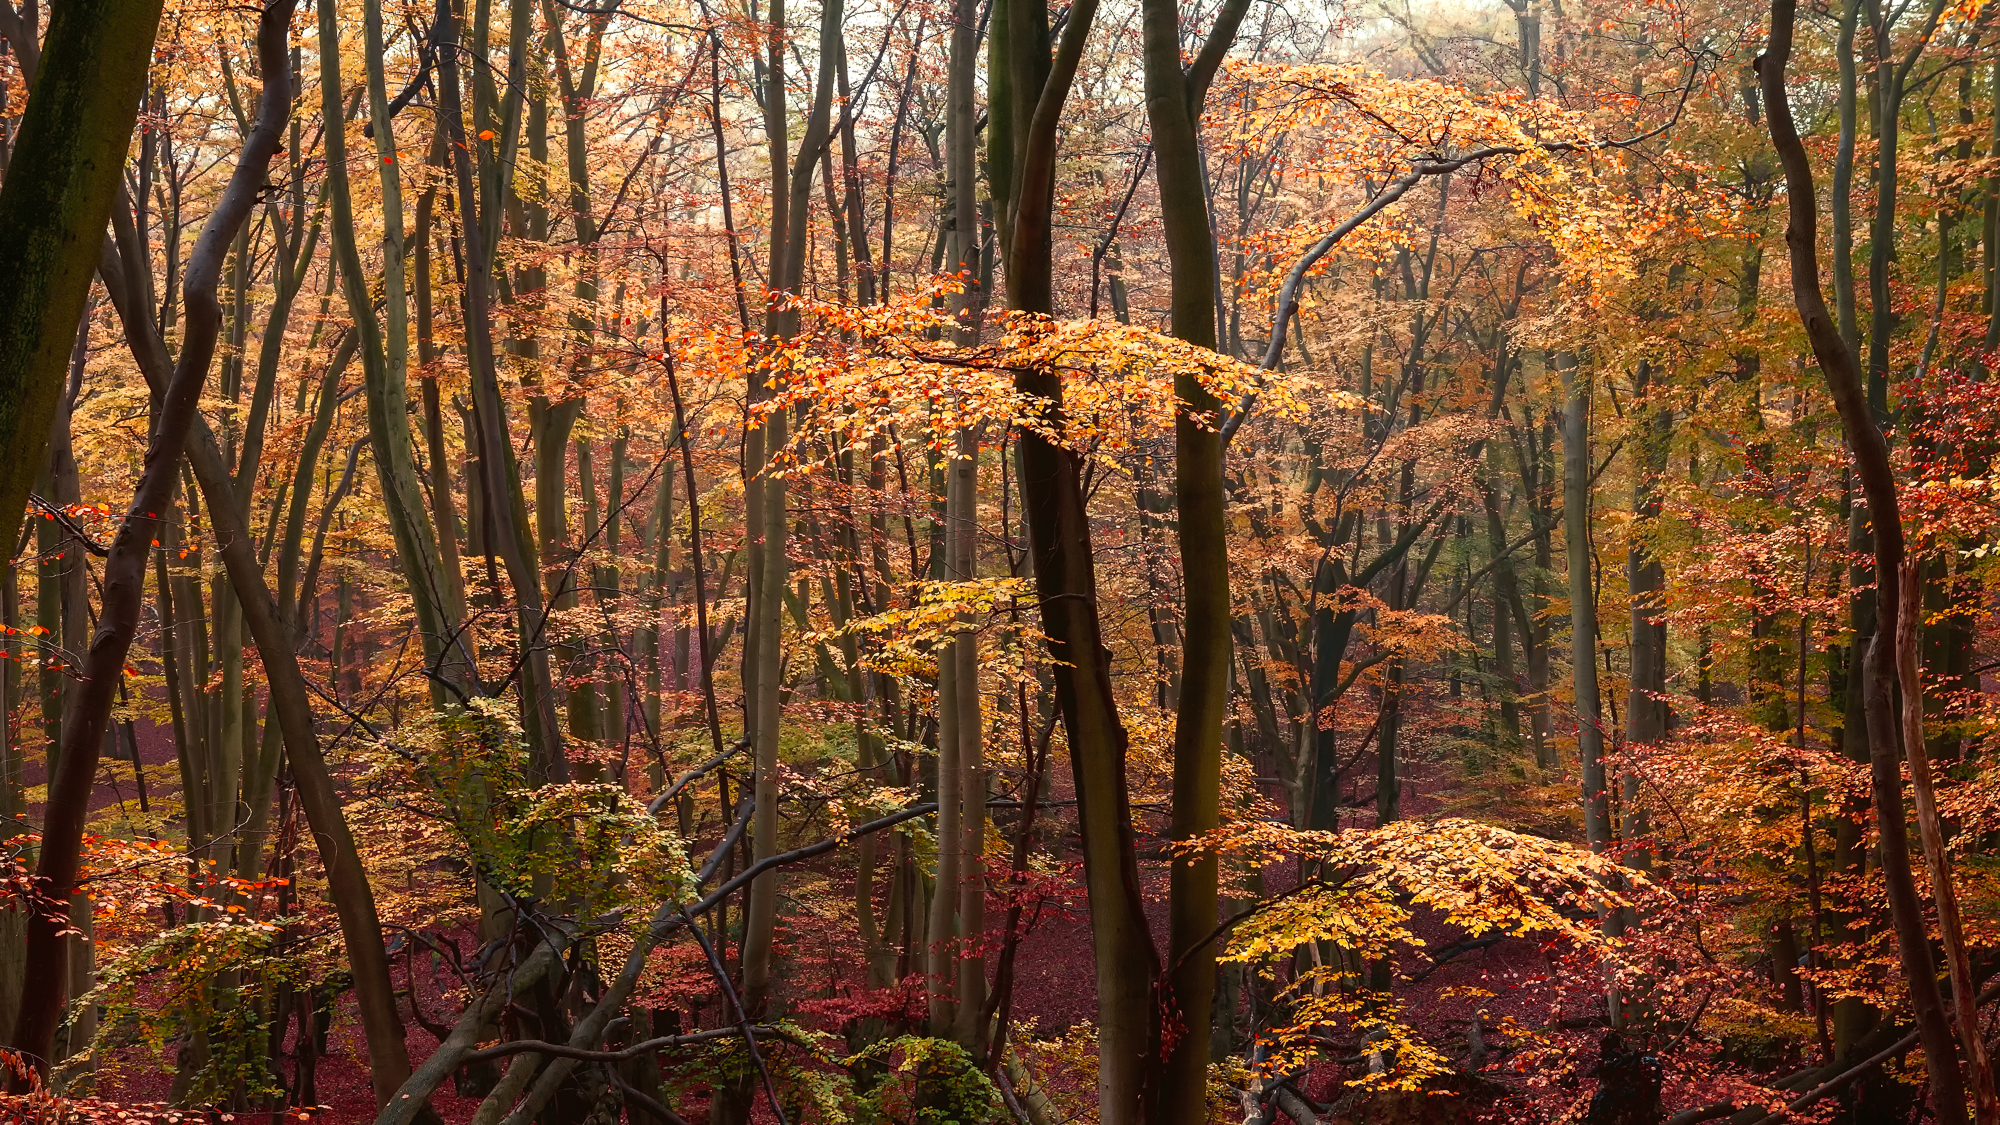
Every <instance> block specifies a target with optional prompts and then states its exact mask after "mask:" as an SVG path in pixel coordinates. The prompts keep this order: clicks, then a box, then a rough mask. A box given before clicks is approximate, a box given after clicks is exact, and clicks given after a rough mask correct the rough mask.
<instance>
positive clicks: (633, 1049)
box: [459, 1025, 772, 1066]
mask: <svg viewBox="0 0 2000 1125" xmlns="http://www.w3.org/2000/svg"><path fill="white" fill-rule="evenodd" d="M755 1030H757V1031H770V1030H772V1029H771V1028H769V1027H766V1026H763V1025H758V1026H757V1027H756V1028H755ZM740 1034H742V1029H741V1028H738V1027H718V1028H714V1029H712V1030H709V1031H697V1032H694V1033H692V1034H689V1035H663V1036H660V1037H659V1038H657V1039H648V1040H646V1041H644V1042H642V1043H634V1044H632V1045H631V1046H630V1047H626V1048H623V1049H622V1050H617V1051H586V1050H583V1049H582V1048H580V1047H572V1046H570V1045H569V1044H567V1043H550V1042H548V1041H546V1040H542V1039H516V1040H514V1041H513V1042H511V1043H498V1044H495V1045H493V1046H491V1047H481V1048H480V1049H479V1050H477V1051H474V1052H472V1053H471V1054H469V1055H467V1056H465V1058H464V1059H462V1060H460V1063H459V1065H460V1066H464V1065H465V1064H466V1063H476V1062H481V1061H483V1060H485V1059H498V1058H505V1057H506V1056H508V1055H518V1054H520V1053H522V1052H523V1051H533V1052H535V1053H536V1054H539V1055H554V1056H556V1057H557V1058H564V1059H576V1060H578V1061H580V1062H623V1061H624V1060H626V1059H636V1058H638V1057H639V1056H640V1055H648V1054H651V1053H653V1052H654V1051H663V1050H665V1049H667V1048H668V1047H686V1046H690V1045H692V1044H695V1043H712V1042H714V1041H715V1040H717V1039H729V1038H732V1037H734V1036H737V1035H740Z"/></svg>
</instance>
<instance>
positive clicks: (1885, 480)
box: [1758, 0, 1965, 1125]
mask: <svg viewBox="0 0 2000 1125" xmlns="http://www.w3.org/2000/svg"><path fill="white" fill-rule="evenodd" d="M1795 9H1796V4H1795V0H1772V4H1771V37H1770V44H1769V46H1768V47H1767V48H1766V50H1765V53H1764V55H1763V56H1762V58H1760V59H1759V60H1758V77H1759V79H1760V80H1761V84H1762V88H1763V92H1764V103H1765V106H1766V108H1767V112H1766V114H1765V117H1766V120H1767V121H1768V122H1769V127H1770V132H1771V142H1772V146H1773V147H1774V148H1776V149H1777V151H1778V158H1779V160H1780V162H1781V163H1782V165H1783V167H1784V172H1785V182H1786V199H1787V207H1788V214H1787V220H1788V225H1787V228H1786V232H1785V244H1786V246H1787V248H1788V249H1789V250H1790V255H1791V273H1792V296H1793V301H1794V303H1795V304H1796V305H1797V307H1798V316H1799V320H1800V322H1801V323H1802V324H1803V325H1804V327H1805V331H1806V338H1807V340H1808V342H1809V343H1810V344H1811V346H1812V350H1813V355H1814V357H1815V358H1816V359H1818V360H1819V365H1820V370H1821V371H1822V372H1823V373H1824V374H1825V376H1826V381H1827V387H1828V390H1829V391H1830V392H1831V393H1832V395H1833V400H1834V406H1835V408H1836V409H1837V410H1838V411H1839V413H1840V420H1841V424H1842V426H1843V427H1844V428H1845V430H1846V437H1847V446H1848V449H1849V451H1850V452H1851V453H1852V454H1853V458H1854V468H1855V473H1856V475H1857V476H1858V477H1859V478H1860V481H1861V486H1862V491H1863V493H1864V494H1865V495H1866V497H1867V500H1868V511H1869V516H1870V522H1871V523H1872V524H1873V525H1874V533H1875V534H1874V539H1875V573H1876V574H1877V575H1894V574H1897V573H1898V572H1899V571H1900V569H1901V566H1902V562H1903V527H1902V516H1901V512H1900V509H1899V505H1898V498H1897V492H1896V479H1895V475H1894V470H1893V469H1892V468H1891V466H1890V462H1889V449H1888V444H1887V442H1885V441H1884V440H1883V437H1882V431H1881V428H1880V427H1879V426H1878V425H1877V424H1876V421H1875V416H1874V413H1873V411H1872V410H1871V409H1870V403H1869V400H1868V395H1867V392H1866V390H1864V386H1863V382H1862V374H1861V371H1860V370H1859V364H1858V363H1857V362H1856V359H1855V355H1854V353H1853V352H1852V351H1849V350H1848V348H1847V344H1846V342H1845V341H1844V340H1842V339H1841V336H1840V330H1839V327H1838V326H1837V325H1836V323H1835V322H1834V319H1833V317H1832V316H1831V315H1830V313H1829V310H1828V309H1827V307H1826V298H1825V296H1824V295H1823V294H1822V293H1821V291H1820V284H1819V248H1818V245H1817V233H1816V231H1817V226H1818V213H1817V205H1816V203H1815V195H1814V192H1813V182H1812V165H1811V163H1810V161H1809V159H1808V157H1807V155H1806V149H1805V145H1804V144H1803V143H1802V142H1801V141H1800V140H1799V135H1798V129H1797V127H1796V126H1795V125H1794V124H1793V121H1792V110H1791V104H1790V101H1789V100H1788V92H1787V90H1786V88H1785V66H1786V63H1787V62H1788V61H1789V60H1790V57H1791V53H1792V28H1793V22H1794V19H1795V16H1796V10H1795ZM1936 12H1937V8H1936V7H1933V8H1932V13H1933V14H1932V15H1931V16H1930V20H1929V22H1930V23H1931V24H1933V25H1934V23H1935V21H1936ZM1925 32H1926V34H1928V27H1927V28H1926V29H1925ZM1883 593H1888V591H1886V590H1882V591H1878V597H1877V599H1876V601H1877V606H1876V622H1877V627H1876V632H1875V637H1874V640H1873V641H1872V642H1871V643H1870V644H1869V646H1868V655H1867V657H1866V659H1865V660H1864V661H1863V666H1862V668H1861V670H1860V675H1861V677H1862V678H1863V681H1864V683H1863V687H1864V697H1865V704H1866V707H1865V710H1866V715H1867V723H1868V740H1869V743H1870V753H1869V761H1870V767H1871V768H1870V779H1871V788H1872V790H1873V794H1874V799H1875V807H1876V810H1877V812H1878V814H1879V815H1878V816H1877V818H1876V820H1877V824H1878V830H1879V834H1880V838H1881V845H1880V846H1881V860H1882V877H1883V882H1884V884H1885V886H1886V888H1887V891H1888V896H1887V897H1888V901H1889V912H1890V916H1891V919H1892V921H1893V923H1894V926H1895V930H1896V946H1897V952H1898V954H1899V955H1900V957H1901V960H1902V966H1903V979H1904V986H1905V987H1906V988H1908V989H1909V993H1910V1008H1911V1011H1912V1012H1913V1014H1914V1015H1915V1018H1916V1023H1917V1031H1918V1033H1919V1040H1920V1042H1922V1044H1923V1047H1924V1055H1925V1058H1926V1061H1927V1064H1928V1065H1927V1068H1926V1069H1927V1070H1928V1071H1929V1075H1930V1086H1931V1107H1932V1112H1933V1113H1935V1114H1937V1115H1938V1119H1939V1120H1940V1121H1941V1122H1943V1123H1944V1125H1959V1123H1962V1122H1964V1121H1965V1086H1964V1081H1963V1076H1962V1072H1961V1071H1960V1069H1959V1065H1958V1053H1957V1050H1956V1045H1955V1044H1954V1042H1953V1037H1952V1032H1951V1026H1950V1023H1949V1021H1947V1019H1946V1018H1945V1014H1944V1000H1943V997H1942V996H1940V995H1939V993H1938V987H1937V973H1936V967H1935V965H1934V963H1933V961H1932V959H1931V949H1930V938H1929V934H1928V928H1927V927H1926V925H1925V922H1924V911H1923V903H1922V900H1921V899H1920V898H1919V897H1918V894H1917V889H1916V882H1915V879H1914V878H1913V877H1912V873H1911V871H1910V855H1909V836H1908V831H1909V830H1908V828H1907V826H1906V825H1905V824H1904V820H1903V781H1902V769H1901V763H1900V761H1899V759H1900V757H1901V755H1900V754H1899V753H1898V752H1897V745H1896V743H1897V726H1898V724H1897V722H1896V719H1895V712H1894V704H1893V697H1894V693H1895V678H1896V661H1895V658H1894V655H1893V651H1892V648H1893V644H1894V641H1893V638H1894V636H1895V621H1896V614H1897V612H1898V608H1899V607H1898V606H1897V601H1898V600H1899V599H1897V598H1896V597H1894V596H1893V595H1891V596H1886V597H1884V596H1879V595H1880V594H1883Z"/></svg>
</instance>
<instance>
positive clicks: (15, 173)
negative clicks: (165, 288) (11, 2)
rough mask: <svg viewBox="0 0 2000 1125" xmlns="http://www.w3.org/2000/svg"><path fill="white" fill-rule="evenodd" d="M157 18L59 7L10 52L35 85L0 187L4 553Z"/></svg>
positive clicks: (153, 10) (37, 455) (118, 3)
mask: <svg viewBox="0 0 2000 1125" xmlns="http://www.w3.org/2000/svg"><path fill="white" fill-rule="evenodd" d="M160 8H161V4H160V0H74V2H69V3H63V4H60V5H56V6H55V9H54V14H53V15H52V17H51V18H50V20H49V30H48V35H47V37H46V38H45V39H44V41H43V43H42V44H41V46H40V48H39V51H38V52H36V51H35V49H34V48H33V47H32V46H29V49H28V50H23V49H22V48H23V46H26V45H24V44H15V54H16V56H17V57H18V58H19V59H20V61H21V65H22V69H23V71H24V73H30V72H31V76H32V82H33V86H32V88H31V90H30V92H29V96H28V105H27V108H26V109H25V110H24V111H23V112H22V115H21V124H20V131H19V133H18V135H17V137H16V139H15V142H14V147H13V151H12V152H11V153H9V154H8V164H7V176H6V180H5V181H4V183H0V262H6V263H8V266H7V268H6V269H4V270H0V308H4V309H6V310H8V312H7V315H6V316H4V317H0V454H4V456H0V465H4V468H0V530H5V532H6V534H5V536H0V538H5V539H6V540H7V541H8V542H10V543H11V542H12V541H13V538H14V529H15V528H17V527H19V525H20V519H21V514H22V512H23V511H24V510H25V509H26V507H27V503H28V486H29V485H30V484H31V483H32V482H33V481H34V479H35V475H36V473H37V472H39V470H40V467H41V466H42V465H43V464H44V463H45V461H44V458H43V456H42V450H43V446H44V444H45V443H46V442H47V440H48V434H49V421H50V419H51V418H53V417H54V416H55V409H56V398H57V396H58V395H60V394H61V393H62V389H63V374H64V372H65V371H66V370H67V368H68V364H69V356H70V349H71V346H72V345H73V344H74V342H75V340H76V326H77V322H78V320H79V319H80V318H81V317H82V315H83V309H84V302H85V299H86V297H87V296H88V294H89V292H90V276H91V273H92V271H94V270H95V269H96V268H97V257H98V247H99V245H100V243H101V242H102V232H103V230H104V224H105V220H107V219H108V218H110V216H111V208H112V203H113V201H114V200H116V199H117V197H118V189H119V183H120V176H121V174H122V171H123V169H124V167H125V154H126V149H127V148H128V147H129V146H130V145H131V142H132V126H133V123H134V122H136V121H137V120H138V116H139V100H140V98H139V95H140V93H141V91H143V90H144V88H145V83H146V69H147V65H148V64H149V63H150V62H151V60H152V53H153V35H154V32H155V31H156V30H157V29H158V27H159V22H160ZM37 54H38V56H39V57H36V55H37ZM224 246H225V247H226V246H227V243H226V242H225V243H224ZM217 268H218V269H219V268H220V261H218V262H217Z"/></svg>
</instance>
